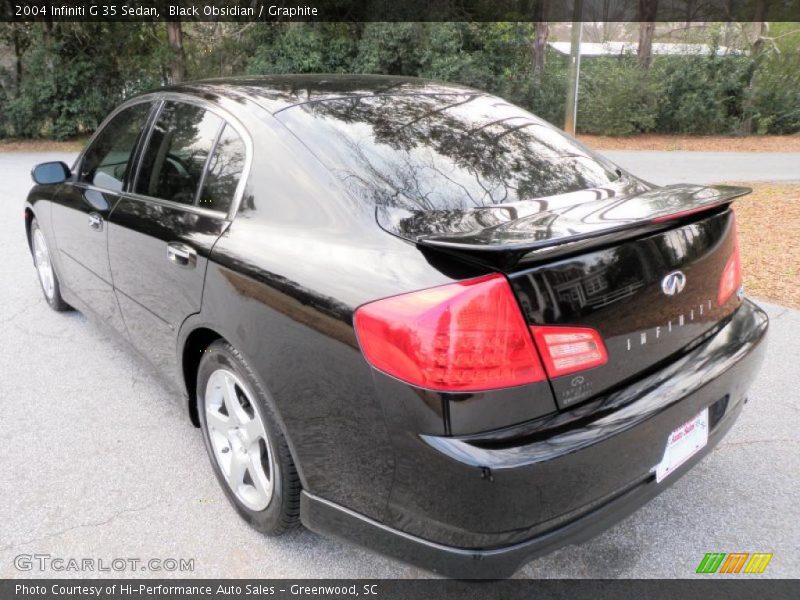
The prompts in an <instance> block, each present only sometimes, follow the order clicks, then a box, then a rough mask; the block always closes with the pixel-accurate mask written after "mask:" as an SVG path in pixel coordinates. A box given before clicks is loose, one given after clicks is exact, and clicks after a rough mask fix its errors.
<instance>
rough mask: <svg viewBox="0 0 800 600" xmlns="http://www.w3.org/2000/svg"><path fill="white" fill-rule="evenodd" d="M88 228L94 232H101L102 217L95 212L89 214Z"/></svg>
mask: <svg viewBox="0 0 800 600" xmlns="http://www.w3.org/2000/svg"><path fill="white" fill-rule="evenodd" d="M89 227H91V228H92V229H94V230H95V231H103V217H101V216H100V215H99V214H97V213H96V212H91V213H89Z"/></svg>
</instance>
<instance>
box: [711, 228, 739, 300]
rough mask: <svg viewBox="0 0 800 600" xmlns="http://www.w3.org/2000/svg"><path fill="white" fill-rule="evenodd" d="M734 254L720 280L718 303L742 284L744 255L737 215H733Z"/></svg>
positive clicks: (727, 297) (728, 296) (726, 264)
mask: <svg viewBox="0 0 800 600" xmlns="http://www.w3.org/2000/svg"><path fill="white" fill-rule="evenodd" d="M732 235H733V254H731V257H730V258H729V259H728V262H727V263H725V268H724V269H723V270H722V277H720V280H719V292H718V293H717V304H718V305H719V306H722V305H723V304H725V303H726V302H727V301H728V299H729V298H730V297H731V296H733V294H734V292H736V290H738V289H739V288H740V287H741V286H742V257H741V254H740V252H739V230H738V227H737V225H736V215H735V214H734V216H733V233H732Z"/></svg>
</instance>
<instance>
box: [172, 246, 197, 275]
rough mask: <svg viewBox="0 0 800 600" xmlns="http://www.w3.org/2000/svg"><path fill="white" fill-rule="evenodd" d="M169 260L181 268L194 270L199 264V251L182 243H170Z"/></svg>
mask: <svg viewBox="0 0 800 600" xmlns="http://www.w3.org/2000/svg"><path fill="white" fill-rule="evenodd" d="M167 258H168V259H169V261H170V262H171V263H172V264H175V265H177V266H179V267H183V268H184V269H194V267H195V265H196V264H197V251H196V250H195V249H194V248H192V247H190V246H187V245H186V244H184V243H182V242H170V243H168V244H167Z"/></svg>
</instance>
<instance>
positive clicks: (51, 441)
mask: <svg viewBox="0 0 800 600" xmlns="http://www.w3.org/2000/svg"><path fill="white" fill-rule="evenodd" d="M47 158H50V156H47V155H41V154H39V155H32V154H27V155H25V154H0V174H2V176H0V256H1V257H2V260H0V281H1V282H2V284H0V339H2V344H0V382H2V383H1V384H0V415H2V421H1V422H2V427H1V428H0V456H2V458H3V468H2V469H0V490H2V492H3V493H2V495H0V577H3V578H7V577H20V576H58V575H62V573H55V572H45V573H41V572H39V571H31V572H20V571H17V570H16V569H15V567H14V564H13V560H14V557H15V556H18V555H20V554H34V553H37V554H41V553H49V554H51V555H52V556H54V557H63V558H69V557H75V558H85V557H86V558H95V559H103V560H104V561H106V562H109V561H110V560H111V559H113V558H141V559H150V558H161V559H163V558H190V559H194V561H195V569H194V572H193V573H186V575H193V576H198V577H287V578H294V577H297V578H301V577H427V576H429V574H428V573H426V572H425V571H422V570H419V569H416V568H414V567H409V566H406V565H403V564H401V563H399V562H396V561H394V560H391V559H388V558H383V557H381V556H378V555H376V554H374V553H372V552H369V551H365V550H361V549H359V548H356V547H354V546H351V545H348V544H343V543H339V542H337V541H333V540H328V539H325V538H322V537H319V536H317V535H315V534H313V533H311V532H308V531H303V530H300V531H295V532H293V533H291V534H289V535H286V536H284V537H281V538H277V539H269V538H265V537H262V536H261V535H259V534H257V533H256V532H254V531H253V530H251V529H250V528H249V527H248V526H247V525H245V523H244V522H243V521H241V520H240V519H239V518H238V516H237V515H236V514H235V512H234V511H233V509H232V508H231V507H230V506H229V505H228V503H227V501H226V499H225V497H224V495H223V493H222V491H221V490H220V489H219V487H218V485H217V483H216V480H215V478H214V476H213V474H212V471H211V468H210V466H209V465H208V459H207V457H206V454H205V449H204V447H203V443H202V440H201V437H200V433H199V431H198V430H196V429H194V428H193V427H192V426H191V425H190V423H189V421H188V419H187V418H186V415H185V413H184V412H183V410H182V409H181V408H179V407H178V406H177V404H176V403H175V402H174V395H173V393H172V392H170V391H169V390H168V389H167V388H166V387H165V386H164V385H162V383H161V382H160V380H158V379H157V378H156V377H155V376H153V375H152V369H151V367H150V366H149V365H148V364H147V363H146V362H145V361H144V359H142V358H139V357H138V356H137V355H135V354H133V353H132V352H131V351H130V350H129V349H128V347H127V346H126V345H125V344H124V343H122V342H120V341H118V340H117V339H116V338H115V337H112V336H111V335H110V334H108V333H106V331H105V330H103V329H102V328H100V326H98V325H96V324H95V323H93V322H92V321H91V320H88V319H87V318H86V317H84V316H83V315H81V314H79V313H66V314H57V313H54V312H52V311H51V310H50V309H49V308H48V307H47V305H46V304H45V302H44V300H43V299H42V295H41V293H40V290H39V287H38V283H37V280H36V276H35V273H34V269H33V266H32V263H31V260H30V257H29V254H28V251H27V248H26V243H25V236H24V232H23V219H22V202H23V198H24V197H25V194H26V192H27V190H28V188H29V187H30V178H29V172H30V167H31V166H32V165H33V164H34V163H35V162H39V161H42V160H45V159H47ZM762 305H763V306H764V307H765V308H766V309H767V311H768V312H769V313H770V316H771V317H772V328H771V333H770V340H769V348H768V354H767V359H766V363H765V366H764V369H763V370H762V371H761V373H760V374H759V376H758V378H757V379H756V381H755V382H754V383H753V387H752V393H751V396H750V402H749V403H748V404H747V406H746V407H745V410H744V412H743V414H742V416H741V418H740V419H739V422H738V423H737V425H736V426H735V427H734V429H733V430H732V432H731V433H730V434H729V435H728V437H727V438H725V440H723V441H722V442H721V444H720V445H719V446H718V447H717V448H716V449H715V450H714V452H712V453H711V454H710V455H709V456H708V457H707V458H706V459H705V460H704V461H703V462H702V463H700V464H699V465H698V466H697V467H696V468H695V469H694V470H693V471H692V472H690V473H689V474H688V475H687V476H685V477H684V478H683V479H681V480H679V481H678V482H677V483H676V484H675V485H674V486H672V487H671V488H670V489H668V490H667V491H665V492H664V493H663V494H662V495H661V496H659V497H658V498H656V499H655V500H653V501H652V502H650V503H649V504H648V505H646V506H645V507H644V508H642V509H641V510H639V511H638V512H636V513H635V514H633V515H631V516H630V517H628V518H627V519H626V520H625V521H623V522H622V523H620V524H619V525H617V526H616V527H614V528H612V529H611V530H609V531H607V532H606V533H604V534H602V535H601V536H599V537H598V538H596V539H594V540H592V541H590V542H588V543H586V544H583V545H580V546H574V547H568V548H565V549H562V550H559V551H557V552H555V553H553V554H551V555H549V556H547V557H545V558H542V559H539V560H536V561H534V562H532V563H530V564H529V565H527V566H526V567H525V568H524V569H523V570H522V571H521V572H520V573H519V574H518V576H520V577H568V578H569V577H601V578H610V577H611V578H613V577H655V578H666V577H692V576H693V575H694V571H695V569H696V567H697V565H698V563H699V562H700V560H701V559H702V557H703V555H704V554H705V553H706V552H739V551H743V552H762V551H763V552H773V553H774V558H773V559H772V562H771V563H770V565H769V567H768V569H767V571H766V572H765V574H764V576H767V577H797V576H799V575H800V520H798V519H797V498H798V497H800V478H798V477H797V474H798V473H800V433H798V431H799V430H800V428H798V424H799V419H798V415H799V414H800V407H799V406H798V400H797V393H796V390H797V383H796V382H797V377H798V372H799V368H798V366H797V361H796V360H795V359H794V358H791V357H792V356H795V355H796V354H797V352H796V346H797V340H798V339H800V311H793V310H788V309H784V308H781V307H778V306H773V305H769V304H762ZM790 348H791V349H793V350H792V351H791V352H790V351H788V349H790ZM67 575H73V574H72V573H67ZM89 575H95V576H97V575H100V576H102V575H103V574H102V573H94V574H89ZM112 575H113V573H112ZM124 575H125V576H163V575H169V574H168V573H149V572H135V571H134V572H131V571H128V572H125V573H124Z"/></svg>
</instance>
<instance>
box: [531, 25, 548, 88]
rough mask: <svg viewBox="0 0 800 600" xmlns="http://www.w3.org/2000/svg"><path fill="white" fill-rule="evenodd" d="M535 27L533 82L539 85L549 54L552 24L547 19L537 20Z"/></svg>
mask: <svg viewBox="0 0 800 600" xmlns="http://www.w3.org/2000/svg"><path fill="white" fill-rule="evenodd" d="M535 27H536V31H535V33H534V37H533V52H532V54H533V55H532V62H533V83H534V85H535V86H536V87H538V86H539V84H540V83H541V81H542V73H543V72H544V63H545V58H546V55H547V36H548V34H549V33H550V26H549V25H548V23H547V21H537V22H536V24H535Z"/></svg>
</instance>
